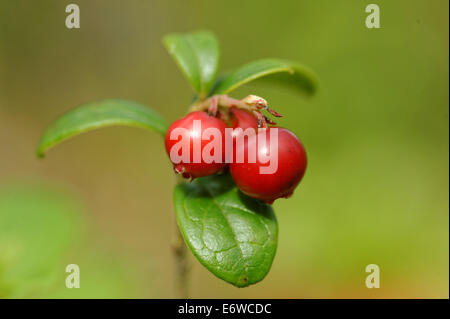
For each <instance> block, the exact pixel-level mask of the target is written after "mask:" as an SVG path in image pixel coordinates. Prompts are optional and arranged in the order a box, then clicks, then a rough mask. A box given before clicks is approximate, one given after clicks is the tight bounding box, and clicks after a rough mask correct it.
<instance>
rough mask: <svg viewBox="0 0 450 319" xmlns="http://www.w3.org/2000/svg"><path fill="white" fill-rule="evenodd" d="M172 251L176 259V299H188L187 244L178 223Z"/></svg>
mask: <svg viewBox="0 0 450 319" xmlns="http://www.w3.org/2000/svg"><path fill="white" fill-rule="evenodd" d="M172 251H173V256H174V259H175V276H176V277H175V281H176V283H175V285H176V286H175V288H176V298H181V299H186V298H188V297H189V278H188V277H189V261H188V258H187V247H186V244H185V243H184V239H183V236H182V235H181V232H180V230H179V229H178V225H177V224H176V223H175V231H174V240H173V243H172Z"/></svg>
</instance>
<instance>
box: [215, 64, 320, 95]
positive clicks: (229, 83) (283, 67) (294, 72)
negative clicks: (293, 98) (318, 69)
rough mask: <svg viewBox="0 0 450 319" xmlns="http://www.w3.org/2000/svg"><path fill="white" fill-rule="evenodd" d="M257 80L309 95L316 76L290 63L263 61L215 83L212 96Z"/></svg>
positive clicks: (247, 66)
mask: <svg viewBox="0 0 450 319" xmlns="http://www.w3.org/2000/svg"><path fill="white" fill-rule="evenodd" d="M258 79H264V80H269V81H271V82H272V83H279V84H282V85H285V86H289V87H292V88H294V89H296V90H299V91H301V92H304V93H307V94H309V95H311V94H313V93H314V92H315V91H316V89H317V83H318V80H317V76H316V75H315V73H314V72H313V71H312V70H310V69H309V68H307V67H305V66H303V65H301V64H298V63H295V62H290V61H285V60H279V59H263V60H257V61H253V62H250V63H248V64H245V65H243V66H242V67H240V68H238V69H237V70H235V71H232V72H230V73H228V74H227V75H225V76H223V77H222V78H221V79H220V80H218V81H217V82H216V84H215V85H214V88H213V90H212V92H210V95H213V94H227V93H229V92H231V91H233V90H235V89H237V88H238V87H240V86H242V85H244V84H246V83H248V82H251V81H255V80H258Z"/></svg>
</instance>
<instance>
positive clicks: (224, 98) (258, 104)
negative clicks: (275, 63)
mask: <svg viewBox="0 0 450 319" xmlns="http://www.w3.org/2000/svg"><path fill="white" fill-rule="evenodd" d="M219 107H222V108H226V109H228V108H230V107H236V108H240V109H244V110H247V111H249V112H251V113H253V114H254V115H255V117H256V118H257V120H258V128H265V127H267V123H269V124H274V123H275V122H273V121H272V120H270V119H269V118H268V117H267V116H265V115H263V114H262V113H261V110H266V111H267V112H269V113H270V114H271V115H273V116H275V117H281V116H282V115H281V114H280V113H278V112H276V111H275V110H272V109H271V108H269V106H268V105H267V101H266V100H265V99H263V98H261V97H259V96H256V95H249V96H247V97H245V98H243V99H242V100H237V99H233V98H231V97H229V96H228V95H226V94H222V95H213V96H211V97H210V98H207V99H205V100H201V101H199V102H197V103H194V104H193V105H192V106H191V108H190V112H193V111H208V114H209V115H212V116H215V115H216V114H217V110H218V108H219Z"/></svg>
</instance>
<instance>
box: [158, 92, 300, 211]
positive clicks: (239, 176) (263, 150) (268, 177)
mask: <svg viewBox="0 0 450 319" xmlns="http://www.w3.org/2000/svg"><path fill="white" fill-rule="evenodd" d="M263 109H264V110H267V111H268V112H269V113H270V114H272V115H274V116H276V117H280V116H281V115H280V114H279V113H277V112H275V111H273V110H271V109H270V108H269V107H268V106H267V102H266V101H265V100H264V99H262V98H260V97H256V96H253V95H250V96H248V97H247V98H245V99H243V100H235V99H232V98H230V97H228V96H226V95H220V96H213V97H211V98H210V99H209V100H206V101H204V102H202V103H200V104H198V105H194V106H193V107H192V111H191V112H190V113H189V114H187V115H186V116H185V117H183V118H181V119H179V120H177V121H175V122H173V123H172V125H170V127H169V129H168V131H167V134H166V139H165V146H166V151H167V153H168V154H169V157H170V152H171V149H172V147H174V145H175V144H177V143H178V142H179V139H173V138H171V133H172V132H173V131H174V130H175V129H177V128H183V129H186V130H187V131H189V132H192V133H190V134H189V143H188V144H189V148H190V149H189V154H190V158H189V161H180V162H177V163H174V170H175V172H176V173H178V174H181V175H182V176H183V177H184V178H188V179H190V180H193V179H194V178H197V177H203V176H209V175H213V174H216V173H220V172H223V171H225V170H229V172H230V174H231V176H232V178H233V180H234V182H235V183H236V185H237V187H238V188H239V189H240V190H241V191H242V192H243V193H244V194H246V195H248V196H250V197H253V198H257V199H260V200H262V201H264V202H266V203H268V204H272V203H273V202H274V201H275V200H276V199H278V198H281V197H283V198H288V197H289V196H291V195H292V193H293V191H294V189H295V188H296V187H297V185H298V184H299V183H300V181H301V179H302V177H303V175H304V173H305V170H306V152H305V149H304V148H303V145H302V144H301V142H300V141H299V139H298V138H297V137H296V136H295V134H294V133H292V132H291V131H289V130H287V129H285V128H281V127H278V126H274V125H275V122H273V121H272V120H270V119H269V118H268V117H266V116H264V115H263V114H262V113H261V110H263ZM196 120H197V121H198V120H199V121H201V131H199V132H195V131H194V121H196ZM211 128H213V129H216V130H217V132H220V138H221V139H222V141H221V143H220V145H221V146H222V149H221V153H220V157H221V160H220V161H212V162H211V161H208V160H205V159H204V158H203V157H202V158H200V159H199V160H197V161H194V160H193V154H194V148H195V147H197V149H199V150H201V153H202V154H203V152H204V151H205V149H206V148H207V147H208V144H209V142H210V141H209V140H205V139H204V138H202V137H204V134H203V133H204V132H205V131H207V130H208V129H211ZM227 128H233V129H236V128H241V129H242V130H234V131H233V133H232V136H231V139H232V142H233V147H232V154H231V158H232V160H231V161H229V162H228V161H227V160H226V158H227V156H228V157H229V156H230V154H228V153H227V148H226V147H225V145H226V134H227ZM249 128H250V129H251V130H247V129H249ZM274 129H276V134H277V143H276V144H275V147H274V145H273V144H272V143H271V137H272V136H273V134H271V130H274ZM236 132H237V133H236ZM243 132H246V133H248V132H254V133H253V134H254V138H249V136H248V134H247V136H242V139H241V141H243V145H242V146H241V147H237V143H236V142H237V140H238V139H239V138H240V136H239V135H240V134H244V133H243ZM260 135H261V136H260ZM264 139H265V141H266V142H265V143H259V141H261V140H264ZM194 145H196V146H195V147H194ZM269 146H270V147H269ZM271 148H276V149H271ZM249 150H256V156H255V158H254V159H253V160H249V158H250V156H249V155H248V154H249ZM206 151H211V150H209V149H208V150H206ZM212 152H214V150H212ZM228 152H230V151H229V150H228ZM274 152H277V169H276V170H275V171H274V172H273V173H271V174H262V173H261V167H264V166H267V161H262V160H261V159H262V158H264V156H265V157H266V158H267V157H268V156H269V157H270V156H272V155H273V154H274ZM237 158H240V159H241V160H236V159H237ZM242 159H243V160H242Z"/></svg>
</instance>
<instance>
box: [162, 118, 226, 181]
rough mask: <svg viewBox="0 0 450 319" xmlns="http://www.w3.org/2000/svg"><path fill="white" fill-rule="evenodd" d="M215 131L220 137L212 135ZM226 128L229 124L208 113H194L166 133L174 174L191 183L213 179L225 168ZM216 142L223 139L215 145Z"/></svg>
mask: <svg viewBox="0 0 450 319" xmlns="http://www.w3.org/2000/svg"><path fill="white" fill-rule="evenodd" d="M210 128H214V129H216V130H213V131H215V132H218V133H220V134H216V135H214V136H213V135H211V134H209V132H211V130H208V129H210ZM225 128H226V124H225V123H224V122H223V121H222V120H220V119H218V118H216V117H214V116H210V115H208V114H207V113H206V112H201V111H195V112H191V113H189V114H188V115H186V116H185V117H183V118H181V119H179V120H176V121H175V122H173V123H172V124H171V125H170V127H169V129H168V130H167V133H166V138H165V146H166V152H167V154H168V155H169V157H170V160H171V161H172V163H173V164H174V171H175V172H176V173H177V174H181V175H182V176H183V177H184V178H188V179H190V180H192V179H194V178H196V177H202V176H209V175H213V174H215V173H217V172H219V171H220V170H222V169H223V168H224V167H225V165H226V164H225V161H224V158H225V153H224V152H225V149H224V145H225V143H224V139H225ZM214 139H221V141H220V143H214V145H215V146H217V145H219V147H220V149H218V148H217V147H212V143H210V142H212V141H213V140H214Z"/></svg>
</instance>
